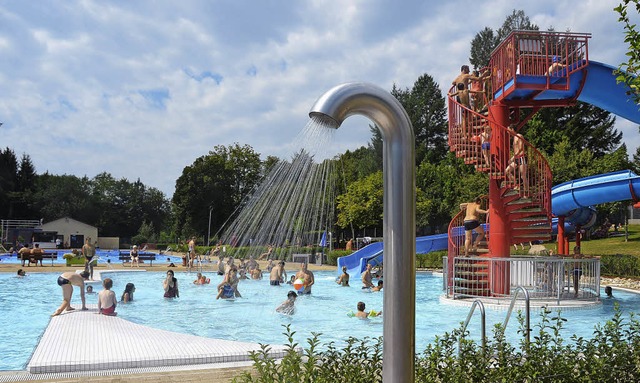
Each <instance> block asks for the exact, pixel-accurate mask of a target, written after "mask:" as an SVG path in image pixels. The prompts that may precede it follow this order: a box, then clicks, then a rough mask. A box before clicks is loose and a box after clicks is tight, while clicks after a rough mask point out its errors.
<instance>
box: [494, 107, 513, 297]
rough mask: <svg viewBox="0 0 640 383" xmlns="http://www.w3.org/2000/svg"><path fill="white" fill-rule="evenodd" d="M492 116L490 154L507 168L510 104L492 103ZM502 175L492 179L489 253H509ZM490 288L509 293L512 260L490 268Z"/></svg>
mask: <svg viewBox="0 0 640 383" xmlns="http://www.w3.org/2000/svg"><path fill="white" fill-rule="evenodd" d="M489 116H490V117H491V118H490V120H493V121H495V123H494V122H493V121H491V122H490V125H491V132H492V134H491V154H492V155H493V158H494V160H495V161H496V163H497V166H498V170H500V171H504V169H505V168H506V164H507V162H508V160H509V154H510V153H509V151H510V139H509V134H507V132H506V131H505V127H507V126H509V108H508V107H507V106H505V105H500V104H498V105H490V106H489ZM500 182H501V181H500V180H499V179H490V181H489V220H490V222H491V223H490V225H491V227H490V234H489V257H504V258H507V257H509V256H510V250H511V247H510V236H511V232H510V229H509V225H508V222H509V221H508V214H507V212H506V210H505V206H504V202H503V200H502V190H501V189H500ZM490 281H491V284H492V288H491V290H492V291H493V292H494V293H497V294H509V286H510V281H509V264H508V263H507V262H496V263H495V264H494V268H493V270H492V272H491V280H490Z"/></svg>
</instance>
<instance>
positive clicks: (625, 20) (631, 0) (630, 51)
mask: <svg viewBox="0 0 640 383" xmlns="http://www.w3.org/2000/svg"><path fill="white" fill-rule="evenodd" d="M629 5H631V6H632V8H635V15H634V12H633V9H632V10H631V11H629ZM614 11H615V12H616V13H617V14H618V15H619V17H618V21H619V22H621V23H622V24H624V42H625V43H627V61H625V62H623V63H621V64H620V66H619V68H618V69H619V71H618V72H617V76H618V77H617V79H618V82H622V83H625V84H626V85H627V86H628V87H629V91H628V93H629V94H630V95H632V96H633V98H634V99H635V101H636V103H640V32H639V31H638V30H637V28H636V25H637V24H636V23H635V22H633V20H635V19H636V18H637V16H638V14H640V0H622V2H621V3H620V4H619V5H618V6H617V7H615V8H614ZM629 12H631V15H630V14H629Z"/></svg>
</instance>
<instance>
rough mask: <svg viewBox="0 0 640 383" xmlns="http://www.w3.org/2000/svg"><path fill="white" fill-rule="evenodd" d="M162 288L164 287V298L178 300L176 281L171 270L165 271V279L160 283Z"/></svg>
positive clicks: (178, 293)
mask: <svg viewBox="0 0 640 383" xmlns="http://www.w3.org/2000/svg"><path fill="white" fill-rule="evenodd" d="M162 286H163V287H164V297H165V298H180V292H179V291H178V280H177V279H176V277H175V276H174V273H173V270H169V271H167V277H166V278H165V279H164V281H162Z"/></svg>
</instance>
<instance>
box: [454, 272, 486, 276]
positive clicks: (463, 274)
mask: <svg viewBox="0 0 640 383" xmlns="http://www.w3.org/2000/svg"><path fill="white" fill-rule="evenodd" d="M456 275H459V276H469V277H487V276H489V272H488V271H458V272H456Z"/></svg>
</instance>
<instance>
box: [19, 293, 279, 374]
mask: <svg viewBox="0 0 640 383" xmlns="http://www.w3.org/2000/svg"><path fill="white" fill-rule="evenodd" d="M259 349H260V345H259V344H257V343H246V342H235V341H228V340H222V339H210V338H203V337H199V336H194V335H187V334H180V333H174V332H170V331H164V330H157V329H153V328H150V327H147V326H142V325H138V324H135V323H132V322H129V321H126V320H124V319H121V318H118V317H110V316H106V315H100V314H98V310H97V306H96V305H89V310H88V311H81V310H79V309H78V310H74V311H70V312H66V313H63V314H62V315H59V316H57V317H53V318H51V321H50V322H49V326H47V329H46V330H45V332H44V334H43V335H42V338H41V339H40V342H39V343H38V346H37V347H36V349H35V351H34V353H33V355H32V357H31V360H30V361H29V363H28V365H27V371H28V372H30V373H32V374H43V373H60V372H78V371H95V370H110V369H129V368H147V367H161V366H162V367H166V366H182V365H193V364H213V363H228V362H247V361H249V360H250V359H249V351H257V350H259ZM284 352H285V351H284V346H272V348H271V351H270V354H271V356H273V357H275V358H279V357H282V356H283V355H284Z"/></svg>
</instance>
